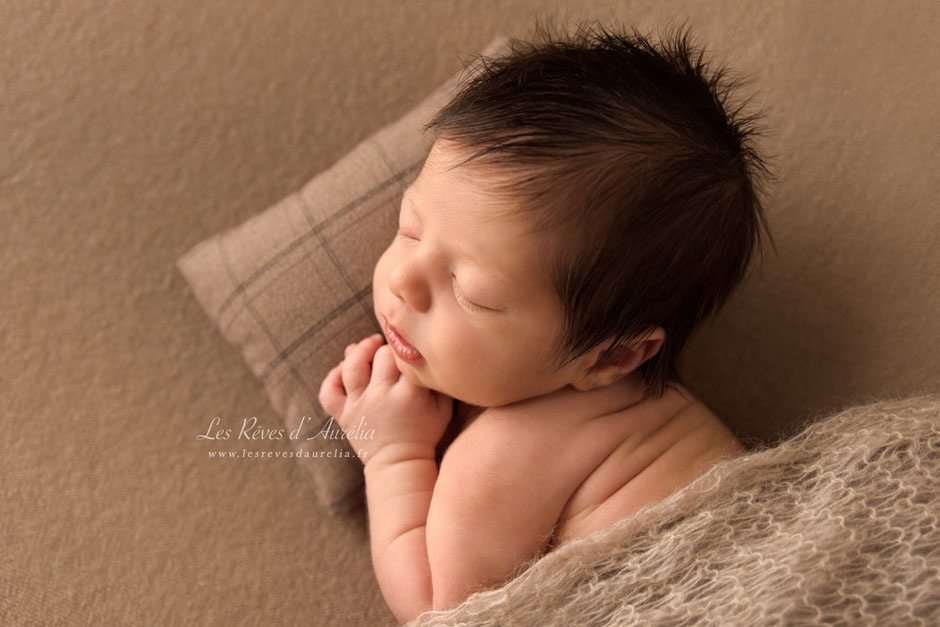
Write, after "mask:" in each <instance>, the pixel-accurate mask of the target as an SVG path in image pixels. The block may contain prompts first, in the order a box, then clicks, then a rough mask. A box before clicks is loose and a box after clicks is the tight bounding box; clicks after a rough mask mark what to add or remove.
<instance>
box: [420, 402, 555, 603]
mask: <svg viewBox="0 0 940 627" xmlns="http://www.w3.org/2000/svg"><path fill="white" fill-rule="evenodd" d="M512 411H513V410H512V409H510V408H508V407H500V408H491V409H488V410H486V413H488V414H490V416H486V417H481V420H484V418H486V419H487V420H486V424H480V425H475V426H476V427H477V428H476V429H471V430H468V431H465V432H464V433H462V434H461V435H460V437H458V438H457V439H456V440H455V441H454V443H453V444H452V445H451V447H450V448H449V449H448V450H447V453H446V454H445V456H444V459H443V461H442V463H441V467H440V475H439V476H438V478H437V483H436V484H435V486H434V493H433V498H432V501H431V506H430V511H429V513H428V518H427V553H428V559H429V562H430V567H431V579H432V600H433V607H434V609H435V610H443V609H447V608H449V607H452V606H453V605H456V604H458V603H460V602H462V601H463V600H465V599H466V598H467V597H468V596H470V594H472V593H473V592H474V591H476V590H482V589H487V588H491V587H494V586H497V585H500V584H502V583H504V582H506V581H508V580H509V579H511V578H512V577H513V576H515V575H516V574H518V572H519V571H520V567H522V566H524V565H525V564H526V563H527V562H528V561H529V560H531V559H533V558H536V557H538V556H539V555H541V554H542V553H543V552H544V551H545V549H546V547H547V545H548V541H549V539H550V537H551V535H552V531H553V529H554V526H555V523H556V522H557V520H558V517H559V515H560V513H561V509H562V507H563V506H564V502H565V493H564V488H563V487H562V486H563V485H564V483H565V482H564V481H561V480H560V477H556V476H553V473H552V472H551V470H552V469H553V468H554V467H555V464H554V463H553V462H552V453H551V448H552V447H551V446H550V445H548V441H547V439H545V438H543V436H542V435H540V434H536V433H531V434H530V433H521V432H520V431H521V430H520V429H515V431H517V433H516V434H515V435H514V434H513V431H514V429H513V428H511V427H510V425H512V424H513V417H512V416H510V415H505V414H508V413H511V412H512ZM494 412H499V413H500V415H498V416H496V415H495V414H494ZM489 419H492V420H489ZM488 425H497V426H499V427H500V429H499V432H498V433H496V432H494V430H493V429H490V428H486V427H487V426H488ZM481 427H482V428H481ZM542 440H545V441H542Z"/></svg>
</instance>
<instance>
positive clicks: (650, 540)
mask: <svg viewBox="0 0 940 627" xmlns="http://www.w3.org/2000/svg"><path fill="white" fill-rule="evenodd" d="M938 518H940V395H936V394H933V395H929V396H921V397H916V398H910V399H907V400H903V401H896V400H895V401H885V402H879V403H873V404H869V405H864V406H859V407H853V408H851V409H847V410H845V411H842V412H840V413H838V414H835V415H832V416H829V417H828V418H824V419H821V420H819V421H817V422H815V423H813V424H811V425H810V426H809V427H807V428H805V430H803V431H802V432H801V433H799V434H798V435H796V436H794V437H792V438H790V439H788V440H786V441H784V442H782V443H781V444H779V445H777V446H775V447H773V448H769V449H764V450H760V451H755V452H751V453H749V454H747V455H745V456H743V457H739V458H736V459H732V460H728V461H725V462H722V463H720V464H718V465H717V466H715V467H714V468H712V469H711V470H710V471H709V472H708V473H707V474H705V475H703V476H702V477H700V478H699V479H698V480H697V481H696V482H695V483H693V484H692V485H690V486H688V487H687V488H685V489H684V490H682V491H680V492H678V493H676V494H674V495H673V496H672V497H670V498H669V499H667V500H665V501H662V502H660V503H658V504H655V505H652V506H650V507H647V508H645V509H644V510H642V511H640V512H639V513H637V514H636V515H634V516H633V517H631V518H628V519H626V520H623V521H620V523H618V524H617V525H615V526H614V527H612V528H610V529H608V530H605V531H602V532H598V533H596V534H593V535H591V536H588V537H586V538H582V539H580V540H577V541H574V542H572V543H570V544H567V545H563V546H562V547H560V548H559V549H558V550H557V551H555V552H552V553H549V554H548V555H545V556H543V557H542V558H541V559H538V560H535V561H533V563H531V564H528V565H526V566H527V569H526V570H525V571H524V572H522V574H521V575H519V576H517V577H516V578H515V579H513V580H512V581H510V582H508V583H507V584H505V585H504V586H502V587H501V588H498V589H494V590H490V591H485V592H478V593H476V594H474V595H472V596H471V597H470V598H468V599H467V600H466V601H465V602H464V603H462V604H461V605H459V606H457V607H456V608H454V609H452V610H450V611H448V612H427V613H425V614H423V615H422V616H420V617H418V618H417V619H416V620H415V621H412V623H410V625H474V626H478V625H492V626H496V625H632V624H643V625H650V624H656V625H692V624H695V625H700V624H705V625H709V624H711V625H766V624H781V623H782V624H819V623H826V624H833V623H835V624H851V625H899V624H903V625H916V624H924V625H926V624H934V625H936V624H940V523H938Z"/></svg>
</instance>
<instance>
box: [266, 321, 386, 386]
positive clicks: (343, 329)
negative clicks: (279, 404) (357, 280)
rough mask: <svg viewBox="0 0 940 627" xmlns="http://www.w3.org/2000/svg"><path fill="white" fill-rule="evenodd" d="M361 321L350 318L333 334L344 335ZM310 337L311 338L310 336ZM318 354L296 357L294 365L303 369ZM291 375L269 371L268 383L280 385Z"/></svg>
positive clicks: (320, 342) (323, 342) (335, 335)
mask: <svg viewBox="0 0 940 627" xmlns="http://www.w3.org/2000/svg"><path fill="white" fill-rule="evenodd" d="M369 318H370V319H371V318H372V316H371V315H370V316H369ZM359 322H361V320H360V319H359V318H353V319H352V320H350V321H349V322H347V323H346V324H344V325H343V326H341V327H340V328H338V329H336V330H335V331H333V333H332V335H333V336H334V337H337V336H341V335H343V334H344V333H346V330H347V329H349V328H350V327H353V326H356V325H357V324H359ZM376 328H378V325H376ZM315 335H316V334H315ZM308 339H309V338H308ZM329 340H330V338H320V341H319V342H317V345H316V348H317V349H320V348H322V347H323V345H324V344H326V343H327V342H329ZM316 356H317V353H316V351H310V352H309V353H308V354H307V355H306V356H305V357H304V358H303V359H295V360H294V365H295V366H296V367H297V368H298V369H300V370H303V368H304V364H306V363H307V362H308V361H310V360H311V359H313V358H315V357H316ZM337 363H339V362H337ZM289 376H290V373H289V372H282V373H280V375H279V376H278V377H277V378H273V377H274V375H273V373H268V378H270V379H272V380H271V381H269V382H268V383H270V384H271V385H279V384H280V383H281V381H283V380H284V378H285V377H289Z"/></svg>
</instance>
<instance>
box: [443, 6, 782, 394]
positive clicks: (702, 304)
mask: <svg viewBox="0 0 940 627" xmlns="http://www.w3.org/2000/svg"><path fill="white" fill-rule="evenodd" d="M618 31H619V29H618ZM536 35H537V37H539V36H541V41H537V42H536V43H526V42H521V41H518V40H513V41H512V42H511V47H510V49H511V52H510V53H509V54H507V55H505V56H502V57H499V58H489V57H479V58H478V59H477V61H478V63H476V64H475V66H469V67H468V72H467V74H465V76H464V79H463V81H462V82H461V85H460V87H459V89H458V91H457V94H456V96H455V97H454V98H453V99H452V100H451V101H450V102H449V103H448V104H447V105H446V106H444V107H443V109H441V110H440V111H439V112H438V113H437V114H436V115H435V117H434V118H433V119H432V120H431V121H430V122H429V123H428V124H427V125H426V126H425V130H426V131H430V133H431V138H432V139H445V140H448V141H452V142H456V144H457V146H459V147H460V148H466V149H467V154H469V157H468V158H467V159H465V160H463V161H461V162H460V163H459V164H458V165H457V166H455V167H459V166H463V165H466V164H468V163H470V162H474V164H475V165H477V166H478V167H482V168H484V169H485V168H487V167H488V166H494V169H495V170H499V171H501V172H504V173H505V172H509V173H512V176H510V177H508V178H505V177H504V178H503V179H502V181H503V182H502V183H497V184H496V186H495V187H494V188H493V189H494V190H495V191H497V192H500V193H503V194H505V195H506V197H507V198H509V199H511V200H513V201H515V205H516V207H517V208H519V207H521V209H519V210H521V211H524V212H525V214H526V215H527V216H528V217H529V218H530V220H531V224H532V227H533V229H534V230H535V231H543V232H552V233H558V234H559V236H560V237H559V241H560V242H561V244H560V246H559V249H558V252H557V253H554V254H553V255H552V256H551V257H550V258H548V259H546V269H547V271H548V275H549V277H550V280H551V282H552V285H553V286H554V289H555V290H556V291H557V294H558V296H559V298H560V300H561V302H562V304H563V307H564V312H565V323H564V325H565V326H564V330H563V333H562V336H561V337H560V338H559V341H558V344H557V345H556V347H555V348H556V355H557V362H556V364H555V366H556V367H562V366H564V365H565V364H566V363H568V362H569V361H570V360H574V359H576V358H577V357H579V356H581V355H583V354H584V353H586V352H588V351H590V350H591V349H593V348H594V347H596V346H599V345H600V344H601V343H602V342H604V341H605V340H608V339H610V338H615V340H614V343H613V344H612V345H611V347H610V348H609V349H607V351H605V353H604V356H607V355H608V354H609V353H610V351H612V350H614V349H615V348H619V347H624V346H629V345H632V343H633V342H637V341H642V340H643V339H646V338H645V336H644V337H641V336H640V334H641V333H642V332H643V331H644V330H645V329H648V328H649V327H650V325H653V326H660V327H662V328H663V329H664V330H665V332H666V338H665V340H664V342H663V344H662V346H661V348H660V350H659V351H658V353H657V354H655V355H654V356H653V357H651V358H650V359H649V360H647V361H646V362H644V363H643V364H642V365H641V366H640V370H641V372H642V374H643V377H644V380H645V382H646V389H647V395H648V396H650V395H655V396H661V395H662V394H663V392H664V391H665V388H666V386H667V385H672V384H673V383H674V382H681V381H682V379H681V377H680V376H679V373H678V371H677V368H676V361H677V359H678V357H679V355H680V353H681V351H682V349H683V347H684V346H685V344H686V342H687V340H688V339H689V336H690V335H691V333H692V331H693V330H695V329H696V328H697V327H698V326H699V324H700V323H701V322H703V321H704V320H706V319H707V318H708V317H709V316H710V315H711V314H712V313H714V312H715V311H717V310H718V309H719V308H720V307H721V306H722V305H723V304H724V303H725V301H726V300H727V299H728V297H729V296H730V295H731V293H732V291H733V290H734V289H735V287H736V286H737V285H738V284H739V283H740V282H741V281H742V280H743V278H744V276H745V272H746V270H747V267H748V264H749V262H750V259H751V256H752V253H753V251H754V249H755V247H756V248H757V249H758V250H759V249H760V244H761V241H760V228H759V226H760V224H761V223H763V225H764V229H765V230H767V225H766V221H765V219H764V216H763V210H762V208H761V200H760V196H761V193H762V186H763V184H764V182H766V181H770V180H772V176H771V174H770V173H769V171H768V168H767V166H766V164H765V162H764V161H763V160H762V158H761V157H760V156H759V155H758V154H757V152H756V150H755V148H754V147H753V145H752V141H751V140H752V137H753V136H755V135H756V134H757V133H758V132H759V129H758V128H757V127H756V126H755V121H756V119H757V116H756V115H750V116H744V115H742V110H743V108H744V106H745V105H746V102H745V103H744V104H742V105H740V106H737V107H736V108H734V109H733V110H730V111H729V110H728V108H727V105H728V98H729V95H730V93H731V92H732V91H733V90H734V89H735V88H737V87H738V85H739V83H740V81H731V80H728V72H727V70H726V69H724V68H720V69H717V70H712V69H711V68H710V67H709V66H708V64H707V63H705V62H704V61H703V57H704V54H703V53H702V52H701V51H698V50H696V49H695V48H694V47H693V46H692V45H691V44H690V42H689V35H688V33H687V32H683V30H682V29H679V30H678V31H677V32H676V34H675V35H673V36H672V37H670V38H668V39H667V40H663V41H661V42H659V43H656V42H653V41H651V39H650V38H649V37H647V36H644V35H641V34H640V33H638V32H637V31H636V30H635V29H634V30H633V31H632V33H631V34H623V33H621V32H611V31H610V30H608V29H606V28H605V27H603V26H601V25H599V24H596V23H595V24H593V25H582V26H580V27H579V28H578V31H577V33H576V34H575V35H574V36H571V37H568V36H562V37H558V36H554V35H552V34H550V33H548V32H547V31H545V30H543V29H541V28H539V30H538V32H537V34H536ZM767 233H768V235H770V232H769V230H767ZM771 243H773V240H772V238H771ZM775 248H776V247H775Z"/></svg>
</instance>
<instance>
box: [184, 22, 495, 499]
mask: <svg viewBox="0 0 940 627" xmlns="http://www.w3.org/2000/svg"><path fill="white" fill-rule="evenodd" d="M505 43H506V39H505V38H499V39H497V40H494V41H493V42H491V43H490V45H489V46H487V47H486V48H485V49H484V54H487V55H493V54H494V53H496V52H497V51H499V50H501V49H502V48H503V46H504V45H505ZM459 76H460V74H456V75H454V76H452V77H451V78H450V79H449V80H448V81H447V82H445V83H444V84H443V85H442V86H441V87H439V88H438V89H437V90H435V91H434V92H433V93H432V94H431V95H430V96H428V97H427V98H425V100H424V101H422V102H421V103H420V104H418V105H417V106H416V107H415V108H414V109H412V110H411V111H410V112H408V113H407V114H406V115H405V116H403V117H402V118H401V119H399V120H398V121H396V122H393V123H392V124H389V125H388V126H386V127H384V128H382V129H381V130H379V131H378V132H377V133H375V134H374V135H373V136H371V137H369V138H368V139H366V140H364V141H363V142H361V143H360V144H359V145H358V146H356V147H355V148H354V149H353V150H352V151H350V152H349V153H348V154H347V155H345V156H344V157H343V158H341V159H340V160H339V161H338V162H337V163H336V164H335V165H333V166H332V167H331V168H329V169H328V170H326V171H324V172H322V173H320V174H318V175H317V176H316V177H314V178H313V180H311V181H310V182H308V183H307V184H306V185H304V186H303V187H302V188H301V189H300V191H298V192H296V193H293V194H291V195H290V196H288V197H286V198H284V199H283V200H281V201H280V202H278V203H276V204H275V205H273V206H271V207H269V208H268V209H266V210H265V211H263V212H262V213H260V214H258V215H256V216H254V217H253V218H251V219H249V220H248V221H247V222H245V223H244V224H242V225H240V226H237V227H234V228H232V229H229V230H227V231H224V232H222V233H219V234H216V235H214V236H212V237H210V238H209V239H207V240H205V241H203V242H200V243H199V244H197V245H196V246H195V247H193V248H192V249H191V250H190V251H189V252H187V253H186V254H185V255H183V256H182V257H181V258H180V259H179V260H178V261H177V266H178V268H179V270H180V272H182V274H183V276H184V277H185V279H186V281H187V282H188V283H189V285H190V287H191V288H192V290H193V292H194V293H195V295H196V298H197V299H198V301H199V303H200V304H201V305H202V307H203V309H204V310H205V312H206V314H207V315H208V316H209V317H210V318H211V319H212V321H213V322H214V323H215V325H216V326H217V327H218V329H219V330H220V331H221V332H222V334H223V335H224V336H225V338H226V339H227V340H228V341H229V342H231V343H232V344H234V345H235V346H237V347H239V348H240V349H241V352H242V355H243V356H244V359H245V361H246V362H247V364H248V366H249V368H251V370H252V372H254V373H255V375H256V376H257V377H258V378H259V379H260V380H261V382H262V383H264V386H265V389H266V391H267V393H268V396H269V398H270V400H271V405H272V406H273V407H274V409H275V410H276V411H277V412H278V413H279V414H281V416H282V417H283V419H284V422H285V426H286V428H287V431H286V433H290V432H292V431H295V430H297V429H298V428H299V432H298V435H299V437H298V438H296V439H289V442H290V443H291V445H292V446H293V447H294V449H295V450H296V451H298V453H296V455H298V457H297V459H298V461H300V463H302V464H303V465H304V466H305V467H306V468H307V470H308V471H309V472H310V474H311V476H312V477H313V480H314V484H315V489H316V493H317V496H318V498H319V499H320V502H321V503H322V504H323V505H324V506H326V508H327V509H328V510H329V511H331V512H333V513H338V512H341V511H344V510H347V509H348V508H349V507H350V506H352V505H354V504H356V503H358V502H361V499H362V496H363V475H362V463H361V462H360V461H359V459H358V457H356V456H355V454H353V453H352V451H351V449H350V448H349V446H348V445H347V443H346V440H344V439H329V438H327V437H325V435H326V434H325V433H324V434H321V430H324V426H325V425H327V424H328V420H329V416H328V415H327V414H326V413H325V412H324V411H323V409H322V408H321V407H320V404H319V402H318V400H317V395H318V392H319V388H320V383H321V381H322V380H323V378H324V377H325V376H326V374H327V373H328V372H329V370H330V369H331V368H332V367H333V366H335V365H336V364H337V363H339V361H340V360H341V359H342V358H343V350H344V348H345V347H346V345H347V344H350V343H352V342H356V341H359V340H361V339H362V338H363V337H365V336H367V335H370V334H372V333H376V332H381V329H380V328H379V326H378V323H377V322H376V320H375V316H374V314H373V308H372V271H373V268H374V267H375V264H376V262H377V261H378V259H379V257H380V256H381V254H382V252H383V251H384V250H385V248H386V247H387V246H388V243H389V242H390V241H391V239H392V237H394V234H395V232H396V230H397V228H398V226H397V225H398V209H399V205H400V203H401V197H402V194H403V193H404V190H405V189H406V188H407V186H408V185H409V184H410V182H411V181H412V180H414V178H416V177H417V175H418V172H419V171H420V169H421V166H422V165H423V163H424V159H425V157H426V156H427V152H428V150H429V148H430V146H429V145H428V142H427V140H426V138H425V136H424V134H423V133H422V127H423V126H424V124H425V123H426V122H427V121H428V120H430V118H431V116H432V115H433V114H434V113H435V112H436V111H437V110H438V109H439V108H440V107H442V106H443V105H444V104H445V103H446V102H447V101H448V100H449V99H450V97H451V96H452V95H453V93H454V89H455V86H456V84H457V81H458V80H459ZM335 428H336V429H339V427H338V426H336V427H335ZM318 434H319V435H318ZM337 450H338V451H340V452H341V454H340V456H336V451H337ZM346 452H348V453H349V455H350V456H349V457H344V456H342V455H343V454H345V453H346ZM327 455H329V456H327Z"/></svg>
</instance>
